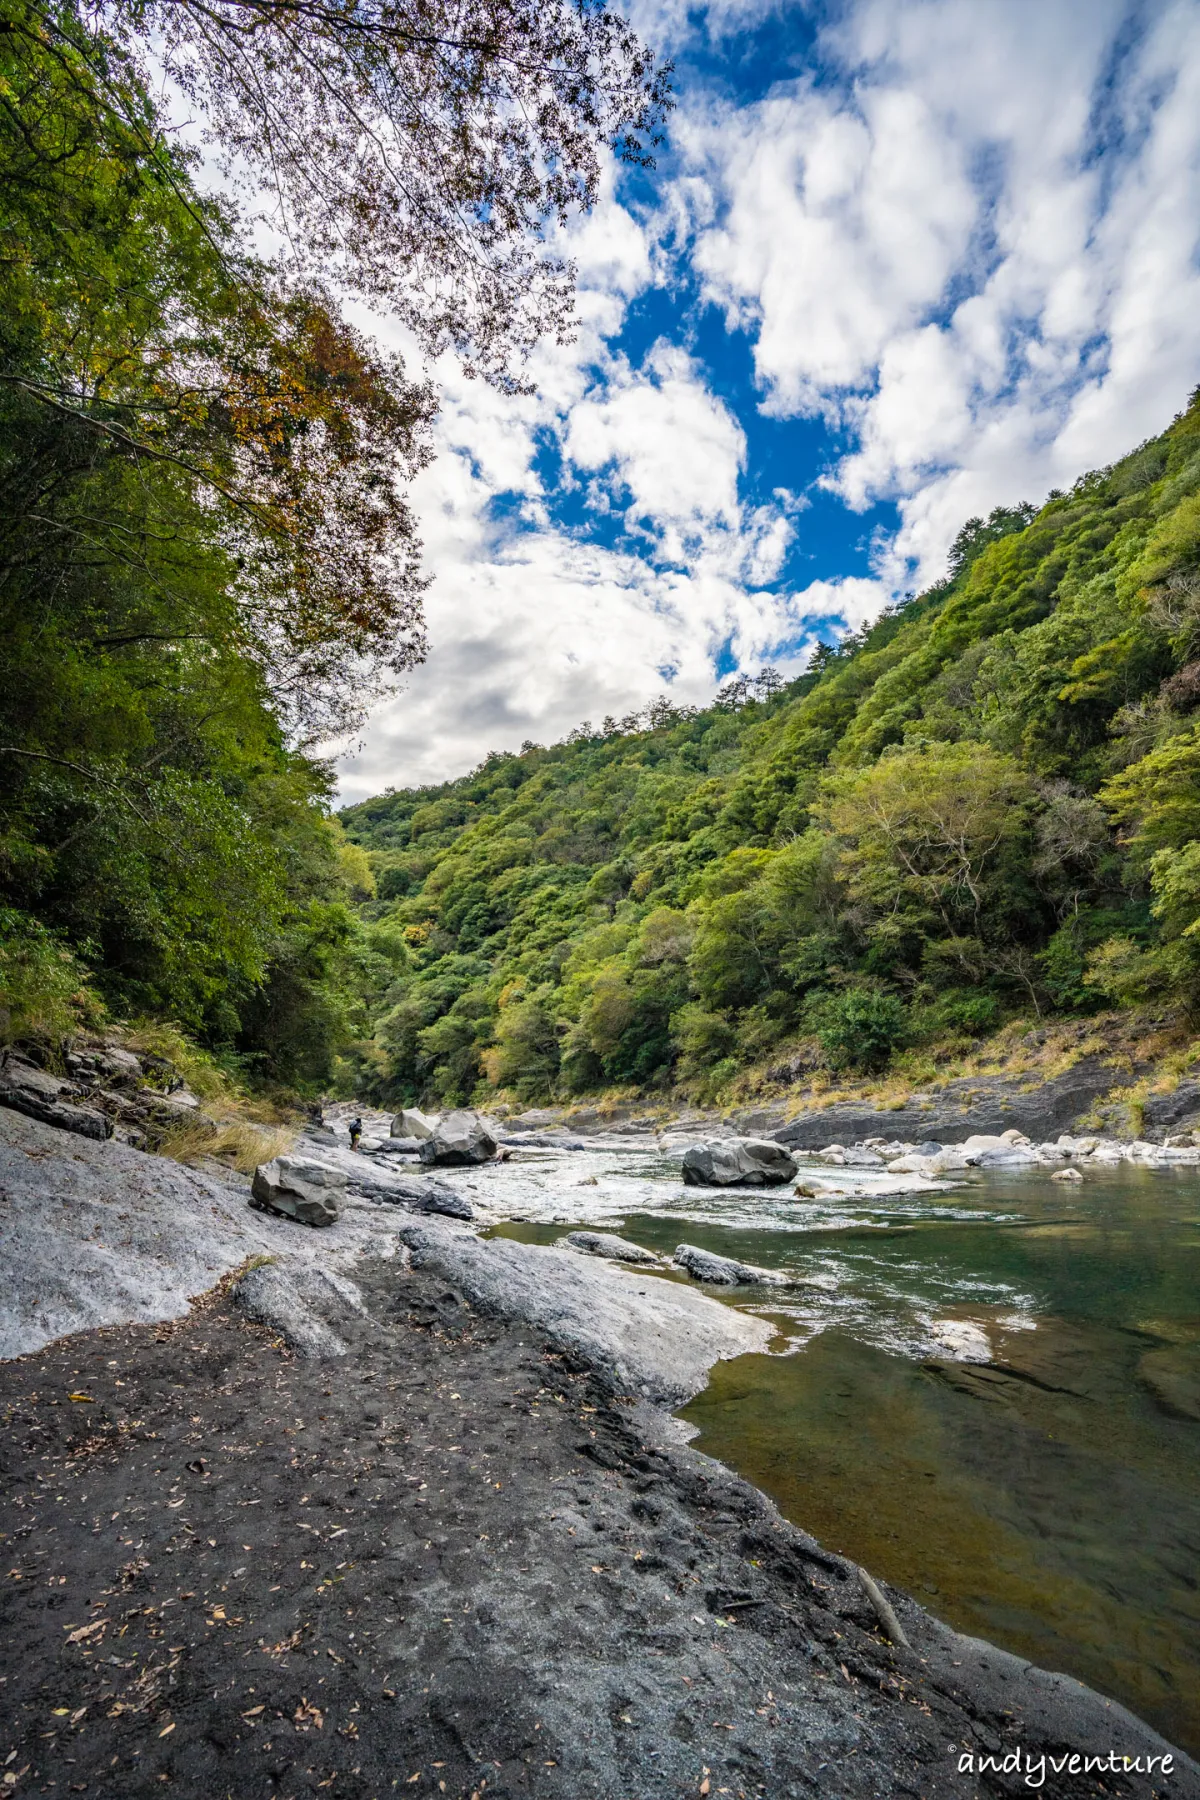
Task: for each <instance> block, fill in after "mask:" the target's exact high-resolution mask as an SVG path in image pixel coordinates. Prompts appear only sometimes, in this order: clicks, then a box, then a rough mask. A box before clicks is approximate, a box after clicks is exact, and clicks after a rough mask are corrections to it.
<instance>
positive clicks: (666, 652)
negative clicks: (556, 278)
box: [340, 0, 1200, 799]
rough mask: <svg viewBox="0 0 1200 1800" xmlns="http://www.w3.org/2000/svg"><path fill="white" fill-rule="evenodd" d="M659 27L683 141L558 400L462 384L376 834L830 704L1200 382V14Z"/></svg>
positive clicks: (695, 14)
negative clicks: (449, 806)
mask: <svg viewBox="0 0 1200 1800" xmlns="http://www.w3.org/2000/svg"><path fill="white" fill-rule="evenodd" d="M632 5H633V15H634V18H635V21H636V23H637V25H638V27H639V29H640V30H641V31H642V33H643V35H644V36H645V37H646V38H648V39H649V40H650V41H651V42H653V43H654V44H655V45H656V46H658V47H659V49H660V50H661V52H662V53H663V54H664V55H668V56H672V57H674V59H675V63H676V68H677V82H676V89H677V100H678V105H677V110H676V112H675V114H674V115H673V117H672V120H671V123H670V127H669V140H668V142H667V144H666V145H665V147H664V149H663V152H662V154H661V155H660V157H659V161H658V167H657V169H656V170H655V171H654V172H653V173H652V174H650V175H646V174H642V173H638V172H634V173H630V172H628V171H624V170H619V169H617V170H612V171H610V179H609V181H608V183H607V186H606V190H605V194H604V196H603V198H602V200H601V202H600V204H599V205H598V206H597V208H596V209H595V211H594V213H593V214H592V215H591V216H590V217H589V218H587V219H586V220H580V221H577V222H576V223H575V224H574V225H573V226H572V228H571V230H570V232H569V234H568V237H569V244H568V248H569V249H570V251H571V253H572V254H573V255H574V256H575V257H576V259H577V261H578V265H579V274H580V283H579V306H578V320H579V330H578V334H577V338H576V341H575V343H574V344H573V345H571V346H568V347H566V348H547V349H546V350H545V351H544V352H542V353H540V354H539V357H538V359H537V362H536V366H535V368H534V370H533V373H534V376H535V378H536V380H537V383H538V391H537V394H536V395H535V396H533V397H529V398H520V399H517V400H512V399H504V398H503V397H501V396H498V395H496V394H494V393H493V392H491V391H490V390H488V389H486V388H484V387H483V386H482V385H481V384H479V383H470V382H467V381H465V380H464V379H463V378H462V375H461V372H460V371H459V370H457V369H456V368H455V367H454V366H453V365H452V364H450V363H446V364H444V365H443V366H441V367H439V369H438V370H437V371H436V374H437V377H438V379H439V381H440V383H441V386H442V392H443V407H442V413H441V416H440V419H439V422H438V428H437V431H438V449H439V454H438V458H437V460H436V462H435V464H434V465H433V467H432V468H431V469H430V470H429V471H427V472H426V473H425V474H423V475H422V476H421V477H420V478H419V480H418V483H417V487H416V490H415V493H414V499H415V502H416V505H417V508H418V511H419V514H420V517H421V519H422V525H423V535H424V539H425V544H426V557H427V565H428V567H429V569H430V572H431V573H432V575H433V577H434V581H433V586H432V588H431V590H430V595H429V604H428V615H429V629H430V646H431V647H430V655H429V658H428V661H427V663H426V664H425V665H424V666H423V667H422V668H420V669H418V670H416V671H414V673H413V674H412V676H411V677H410V678H409V679H408V680H407V681H406V684H405V687H404V691H403V692H401V693H399V694H397V695H394V696H392V697H390V698H389V699H388V700H387V701H385V702H384V703H383V704H382V705H381V706H380V707H379V708H378V709H377V711H376V713H375V714H374V715H373V717H372V719H371V722H370V724H369V726H368V727H367V730H366V732H365V734H364V736H363V738H362V741H361V742H360V743H357V744H356V745H354V746H351V747H348V748H347V749H346V753H345V754H344V755H343V756H342V757H341V761H340V768H341V782H342V791H343V794H344V796H345V798H347V799H358V798H362V797H365V796H366V795H367V794H370V793H374V792H378V791H379V790H380V789H382V788H383V787H385V786H405V785H409V784H412V783H419V782H430V781H438V780H444V779H446V778H448V777H450V776H454V775H457V774H461V773H463V772H465V771H466V770H467V769H469V768H471V767H472V766H474V765H475V764H476V763H478V762H479V761H480V760H481V758H482V757H483V756H484V755H486V754H487V753H488V751H490V750H494V749H515V748H517V747H519V745H520V744H521V743H522V742H523V741H524V740H525V739H533V740H535V741H538V742H543V743H544V742H550V741H554V740H555V739H558V738H561V737H562V736H564V735H565V734H566V732H567V731H569V730H570V729H571V728H572V727H573V726H575V725H576V724H578V723H579V722H580V721H581V720H583V719H592V720H595V721H599V720H600V719H601V718H603V717H604V715H605V714H608V713H612V714H615V715H617V716H620V715H621V714H622V713H624V712H626V711H628V710H630V709H631V708H633V707H637V706H639V705H644V704H645V703H646V702H647V701H649V700H650V699H652V698H654V697H655V696H656V695H657V694H659V693H662V692H664V691H668V692H670V693H672V694H673V695H675V696H676V697H677V698H679V699H680V700H681V701H687V702H692V703H703V702H704V701H705V700H707V699H708V698H709V697H710V696H711V694H712V692H713V691H714V688H715V686H716V685H717V683H718V681H719V680H720V679H721V678H722V677H723V676H725V675H727V674H728V673H729V672H731V671H732V670H734V669H738V668H741V669H748V670H755V669H757V668H759V667H761V666H762V665H763V664H764V663H766V662H772V663H774V664H776V665H777V666H779V667H781V668H782V669H783V670H784V672H785V673H788V674H791V673H795V672H798V671H799V670H800V669H801V668H803V666H804V664H805V662H806V660H807V658H808V656H809V654H810V653H811V649H812V646H813V644H814V642H815V641H817V640H818V639H821V638H830V637H834V636H836V635H838V634H839V633H840V632H842V631H844V630H846V629H847V628H851V627H854V626H857V625H859V624H861V623H863V622H864V621H865V620H867V619H870V618H871V617H873V616H875V615H876V614H877V613H878V612H879V610H880V609H881V608H882V607H883V606H884V605H886V604H887V603H888V601H889V600H890V599H891V598H893V597H894V596H895V595H897V594H899V593H902V592H904V591H906V590H907V589H910V588H919V587H920V586H922V585H923V584H925V583H927V582H928V581H930V580H932V579H936V578H937V576H938V575H940V573H941V572H942V570H943V568H944V565H945V553H946V549H947V547H948V545H949V543H950V541H951V540H952V539H953V537H954V535H955V532H956V531H957V530H958V528H959V526H960V525H961V524H962V522H963V520H964V519H966V518H967V517H969V516H970V515H971V514H973V513H980V512H986V511H987V510H989V509H990V508H991V507H992V506H995V505H997V504H1011V503H1013V502H1015V501H1016V500H1019V499H1030V500H1034V501H1037V500H1040V499H1042V498H1043V497H1044V495H1045V494H1046V492H1047V491H1048V490H1049V489H1050V488H1051V487H1056V486H1057V487H1062V486H1066V485H1069V484H1070V482H1071V481H1073V480H1074V479H1075V478H1076V477H1077V476H1078V475H1079V474H1081V473H1082V472H1083V471H1084V470H1085V469H1088V468H1091V467H1095V466H1097V465H1099V464H1102V463H1104V462H1106V461H1109V460H1111V459H1112V458H1113V457H1115V456H1117V455H1120V454H1121V453H1123V452H1124V451H1125V450H1127V449H1129V448H1131V447H1132V446H1133V445H1134V444H1136V443H1137V442H1139V441H1140V440H1141V439H1142V438H1144V437H1146V436H1148V435H1150V434H1151V433H1153V432H1156V431H1159V430H1161V429H1162V428H1163V426H1165V425H1166V424H1167V423H1168V422H1169V420H1170V418H1171V417H1172V415H1173V414H1174V413H1175V412H1176V411H1177V410H1178V409H1179V408H1180V406H1181V405H1183V403H1184V402H1185V400H1186V397H1187V395H1188V393H1189V392H1190V390H1191V389H1192V388H1193V387H1194V386H1195V385H1196V383H1197V381H1198V380H1200V258H1198V247H1200V7H1198V6H1197V5H1196V4H1195V0H1183V3H1180V0H1140V3H1137V4H1130V3H1129V0H844V3H838V4H822V5H809V4H803V3H801V4H786V3H785V4H768V3H766V0H714V4H712V5H710V6H707V7H704V6H686V5H679V4H676V3H675V0H632ZM374 323H375V326H376V329H378V330H379V331H380V334H381V335H382V336H384V337H387V336H388V335H389V327H388V325H387V322H386V321H378V320H377V321H375V322H374Z"/></svg>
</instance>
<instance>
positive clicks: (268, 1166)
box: [250, 1156, 346, 1225]
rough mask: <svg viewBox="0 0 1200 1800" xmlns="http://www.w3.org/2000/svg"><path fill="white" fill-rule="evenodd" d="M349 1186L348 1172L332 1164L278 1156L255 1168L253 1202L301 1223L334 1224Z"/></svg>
mask: <svg viewBox="0 0 1200 1800" xmlns="http://www.w3.org/2000/svg"><path fill="white" fill-rule="evenodd" d="M345 1188H346V1177H345V1175H344V1174H343V1173H342V1171H341V1170H340V1169H335V1168H331V1167H330V1165H329V1164H328V1163H324V1162H316V1161H314V1160H313V1159H312V1158H311V1157H307V1156H277V1157H275V1158H274V1159H273V1160H272V1161H271V1162H268V1163H260V1164H259V1166H258V1168H257V1169H255V1171H254V1180H253V1183H252V1184H251V1188H250V1204H251V1206H254V1207H257V1208H258V1209H259V1211H263V1212H273V1213H278V1214H279V1216H280V1217H281V1218H284V1219H295V1221H296V1223H297V1224H298V1225H332V1224H333V1223H334V1222H335V1220H337V1219H338V1218H339V1217H340V1216H341V1214H340V1209H339V1206H338V1199H339V1195H340V1194H342V1193H344V1192H345Z"/></svg>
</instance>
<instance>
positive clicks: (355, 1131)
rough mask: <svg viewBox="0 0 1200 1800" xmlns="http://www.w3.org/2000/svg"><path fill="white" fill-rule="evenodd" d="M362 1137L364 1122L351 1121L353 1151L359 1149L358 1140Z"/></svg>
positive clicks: (358, 1120)
mask: <svg viewBox="0 0 1200 1800" xmlns="http://www.w3.org/2000/svg"><path fill="white" fill-rule="evenodd" d="M361 1136H362V1120H361V1119H351V1121H350V1148H351V1149H352V1150H357V1149H358V1140H359V1138H360V1137H361Z"/></svg>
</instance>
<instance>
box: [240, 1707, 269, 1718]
mask: <svg viewBox="0 0 1200 1800" xmlns="http://www.w3.org/2000/svg"><path fill="white" fill-rule="evenodd" d="M263 1710H264V1709H263V1708H262V1707H261V1706H252V1707H251V1708H250V1711H249V1712H244V1713H243V1714H242V1717H243V1719H257V1717H258V1715H259V1713H260V1712H262V1711H263Z"/></svg>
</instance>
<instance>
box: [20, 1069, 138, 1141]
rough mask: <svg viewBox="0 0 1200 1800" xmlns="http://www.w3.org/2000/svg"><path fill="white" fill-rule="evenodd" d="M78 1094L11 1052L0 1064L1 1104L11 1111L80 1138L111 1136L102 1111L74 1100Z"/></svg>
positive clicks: (59, 1079)
mask: <svg viewBox="0 0 1200 1800" xmlns="http://www.w3.org/2000/svg"><path fill="white" fill-rule="evenodd" d="M77 1093H78V1089H76V1088H75V1087H73V1086H72V1084H71V1083H70V1082H69V1081H64V1080H63V1079H62V1077H61V1076H59V1075H51V1074H49V1073H48V1072H47V1071H46V1070H45V1069H39V1068H37V1067H35V1065H34V1064H33V1063H31V1062H28V1061H27V1060H26V1059H25V1058H24V1057H22V1056H16V1055H14V1054H13V1053H12V1051H9V1052H8V1053H7V1054H6V1056H5V1058H4V1062H3V1066H0V1106H11V1107H12V1109H13V1110H14V1112H22V1113H25V1114H26V1115H27V1116H28V1117H29V1118H31V1119H40V1120H41V1121H42V1123H43V1124H44V1125H57V1126H58V1128H59V1130H60V1131H74V1132H77V1133H78V1134H79V1136H80V1137H90V1138H100V1139H104V1138H107V1137H111V1135H112V1125H111V1123H110V1122H109V1120H108V1119H106V1118H105V1116H104V1114H103V1113H102V1112H99V1111H97V1110H96V1108H95V1107H91V1106H76V1105H75V1104H74V1103H73V1102H74V1097H75V1096H76V1095H77Z"/></svg>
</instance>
